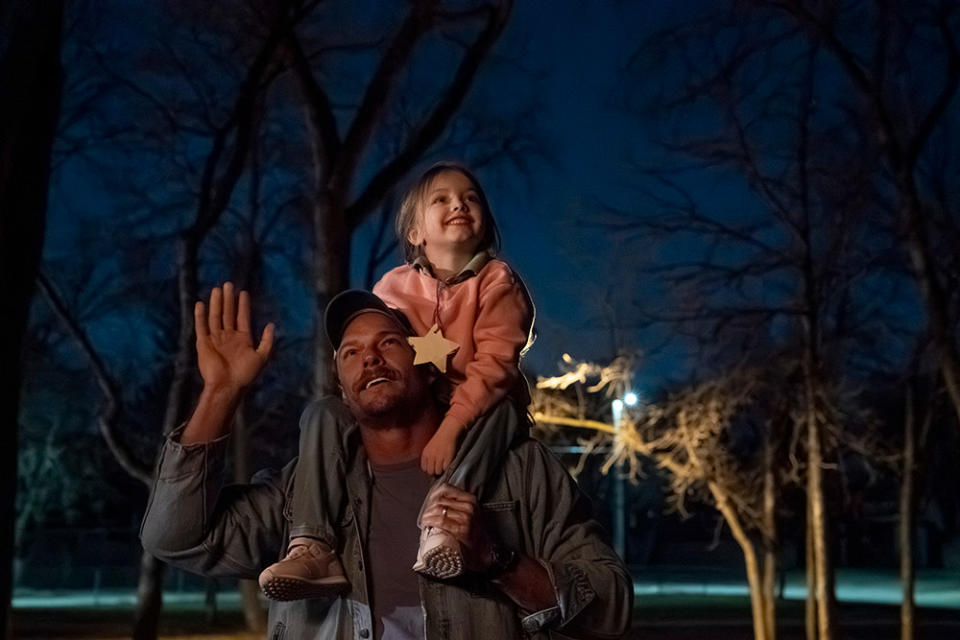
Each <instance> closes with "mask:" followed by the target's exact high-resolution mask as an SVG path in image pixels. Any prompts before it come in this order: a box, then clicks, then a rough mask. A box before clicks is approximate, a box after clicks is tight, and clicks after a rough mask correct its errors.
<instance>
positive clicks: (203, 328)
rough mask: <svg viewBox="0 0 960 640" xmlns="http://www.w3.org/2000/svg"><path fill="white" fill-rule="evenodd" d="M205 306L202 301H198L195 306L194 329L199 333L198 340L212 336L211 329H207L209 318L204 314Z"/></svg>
mask: <svg viewBox="0 0 960 640" xmlns="http://www.w3.org/2000/svg"><path fill="white" fill-rule="evenodd" d="M205 311H206V310H205V309H204V304H203V302H201V301H200V300H197V304H195V305H193V329H194V331H196V332H197V339H198V340H199V339H200V338H206V337H207V336H209V335H210V329H209V328H208V327H207V316H206V314H205V313H204V312H205Z"/></svg>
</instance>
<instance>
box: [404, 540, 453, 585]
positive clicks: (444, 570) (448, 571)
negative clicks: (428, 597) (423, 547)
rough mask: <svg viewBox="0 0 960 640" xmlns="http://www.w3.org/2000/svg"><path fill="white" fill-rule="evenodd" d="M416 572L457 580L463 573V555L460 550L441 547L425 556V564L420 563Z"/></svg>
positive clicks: (431, 550) (416, 566) (415, 569)
mask: <svg viewBox="0 0 960 640" xmlns="http://www.w3.org/2000/svg"><path fill="white" fill-rule="evenodd" d="M413 569H414V571H417V572H419V573H422V574H425V575H428V576H432V577H434V578H440V579H441V580H445V579H447V578H455V577H457V576H459V575H460V574H462V573H463V555H462V554H461V553H460V551H459V550H458V549H452V548H450V547H447V546H444V545H441V546H438V547H434V548H433V549H430V550H429V551H427V552H426V553H424V554H423V562H422V563H420V562H418V563H417V564H416V565H415V566H414V567H413Z"/></svg>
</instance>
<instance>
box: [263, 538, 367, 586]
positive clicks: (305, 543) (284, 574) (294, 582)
mask: <svg viewBox="0 0 960 640" xmlns="http://www.w3.org/2000/svg"><path fill="white" fill-rule="evenodd" d="M260 588H261V589H263V593H264V595H265V596H267V597H268V598H270V599H271V600H305V599H308V598H331V597H334V596H338V595H341V594H344V593H346V592H347V591H349V590H350V583H349V582H348V581H347V578H346V576H345V575H344V571H343V565H342V564H341V563H340V559H339V558H337V554H335V553H334V552H333V551H331V550H330V547H328V546H327V545H325V544H323V543H322V542H320V541H319V540H315V539H313V538H294V539H293V540H291V541H290V546H289V547H287V555H286V557H285V558H284V559H283V560H281V561H280V562H277V563H274V564H272V565H270V566H269V567H267V568H266V569H264V570H263V573H261V574H260Z"/></svg>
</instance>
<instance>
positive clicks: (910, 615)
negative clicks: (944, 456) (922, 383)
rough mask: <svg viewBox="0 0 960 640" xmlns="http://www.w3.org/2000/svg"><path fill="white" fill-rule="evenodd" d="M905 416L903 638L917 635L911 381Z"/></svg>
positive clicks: (902, 491) (901, 534) (902, 496)
mask: <svg viewBox="0 0 960 640" xmlns="http://www.w3.org/2000/svg"><path fill="white" fill-rule="evenodd" d="M906 396H907V397H906V402H905V406H904V417H903V480H902V483H901V485H900V527H899V537H900V584H901V586H902V588H903V599H902V601H901V605H900V640H913V636H914V609H915V607H914V598H913V591H914V565H913V521H914V501H915V491H914V478H915V468H914V465H915V457H916V454H915V451H916V434H915V428H914V419H915V418H914V408H913V389H912V388H911V387H910V385H909V384H908V386H907V394H906Z"/></svg>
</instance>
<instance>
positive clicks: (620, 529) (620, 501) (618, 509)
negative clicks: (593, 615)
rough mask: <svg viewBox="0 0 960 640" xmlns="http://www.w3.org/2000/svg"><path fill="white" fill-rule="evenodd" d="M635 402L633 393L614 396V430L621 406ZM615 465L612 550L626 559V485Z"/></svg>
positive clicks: (621, 409) (619, 420)
mask: <svg viewBox="0 0 960 640" xmlns="http://www.w3.org/2000/svg"><path fill="white" fill-rule="evenodd" d="M636 403H637V395H636V394H635V393H628V394H626V395H625V396H624V397H623V399H622V400H621V399H620V398H614V400H613V402H611V403H610V408H611V409H612V410H613V428H614V430H615V431H616V432H619V431H620V428H621V426H622V425H623V406H624V405H627V406H631V407H632V406H633V405H635V404H636ZM619 467H620V465H617V466H616V467H614V469H613V473H614V476H613V550H614V551H616V552H617V555H618V556H620V559H621V560H623V561H624V562H626V561H627V556H626V551H627V520H626V518H627V495H626V487H625V486H624V482H623V476H624V474H623V469H621V468H619Z"/></svg>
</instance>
